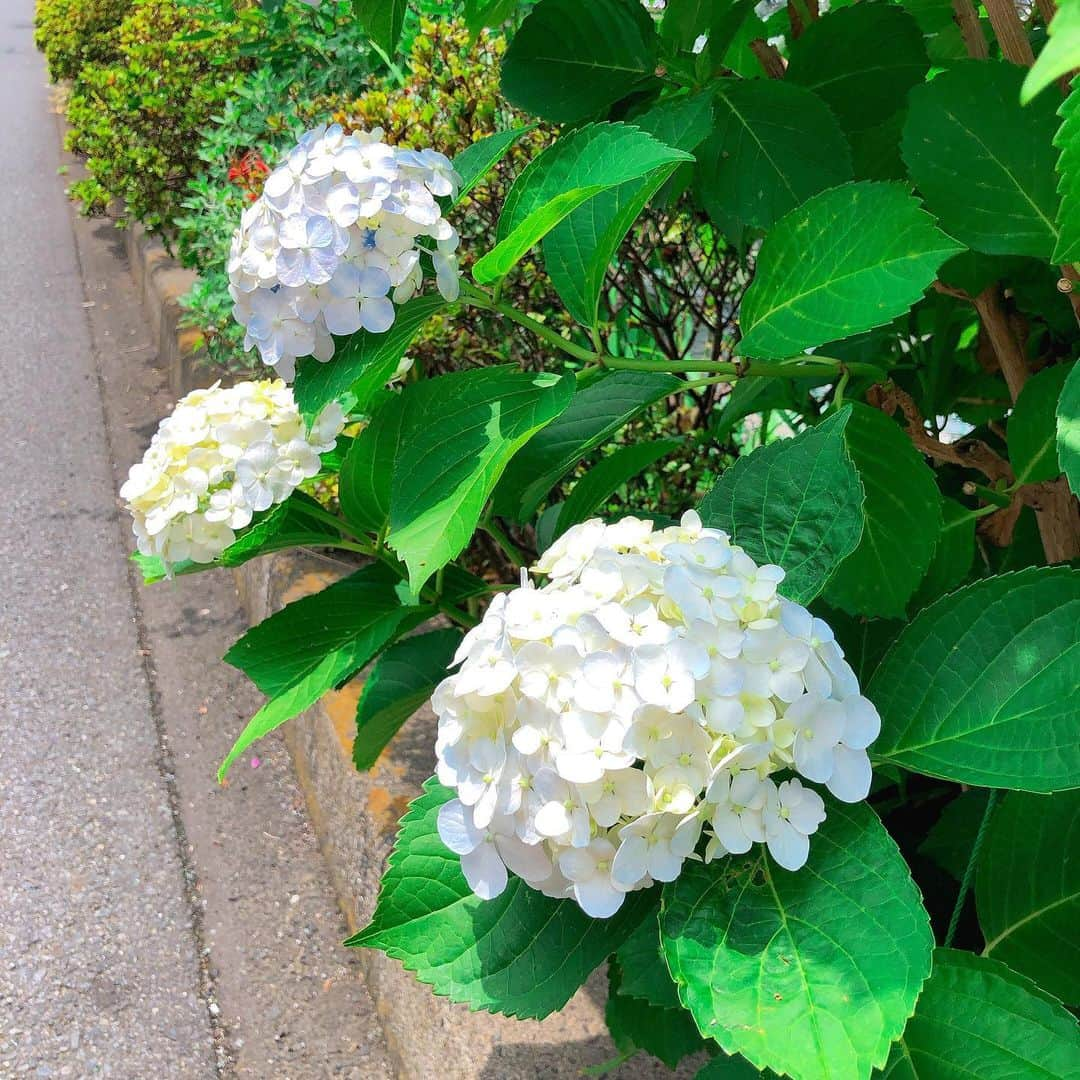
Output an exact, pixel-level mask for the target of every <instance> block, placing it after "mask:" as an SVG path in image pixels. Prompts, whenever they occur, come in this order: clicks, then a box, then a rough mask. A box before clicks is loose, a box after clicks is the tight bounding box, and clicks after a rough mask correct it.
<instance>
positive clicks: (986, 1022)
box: [881, 949, 1080, 1080]
mask: <svg viewBox="0 0 1080 1080" xmlns="http://www.w3.org/2000/svg"><path fill="white" fill-rule="evenodd" d="M1078 1060H1080V1038H1078V1036H1077V1028H1076V1021H1075V1020H1074V1019H1073V1018H1072V1017H1071V1016H1070V1015H1069V1014H1068V1013H1067V1012H1066V1011H1065V1010H1064V1009H1063V1008H1062V1007H1061V1005H1060V1004H1059V1003H1058V1002H1056V1001H1054V999H1053V998H1051V997H1049V995H1046V994H1043V993H1042V992H1041V991H1040V990H1039V988H1038V987H1037V986H1036V985H1035V984H1034V983H1033V982H1031V981H1030V980H1028V979H1025V978H1023V977H1022V976H1020V975H1017V974H1016V973H1015V972H1014V971H1011V970H1010V969H1009V968H1007V967H1006V966H1005V965H1004V964H999V963H998V962H997V961H996V960H988V959H986V958H985V957H982V956H973V955H972V954H971V953H966V952H959V951H957V950H955V949H936V950H935V951H934V973H933V975H931V976H930V978H929V979H928V980H927V983H926V986H925V987H924V989H923V992H922V996H921V997H920V998H919V1003H918V1006H917V1008H916V1009H915V1015H914V1016H913V1017H912V1018H911V1020H910V1021H909V1022H908V1026H907V1028H906V1030H905V1031H904V1037H903V1039H902V1040H901V1041H900V1042H898V1043H897V1044H896V1046H895V1047H893V1052H892V1055H891V1056H890V1058H889V1064H888V1066H887V1067H886V1069H885V1071H884V1072H883V1073H882V1074H881V1075H882V1080H885V1078H887V1080H975V1078H976V1077H977V1078H978V1080H1059V1078H1064V1077H1073V1078H1075V1077H1076V1075H1077V1061H1078Z"/></svg>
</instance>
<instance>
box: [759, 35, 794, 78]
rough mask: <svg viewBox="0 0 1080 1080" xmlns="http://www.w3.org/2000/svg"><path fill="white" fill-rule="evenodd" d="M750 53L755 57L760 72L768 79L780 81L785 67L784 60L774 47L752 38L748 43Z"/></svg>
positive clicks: (762, 39) (760, 39)
mask: <svg viewBox="0 0 1080 1080" xmlns="http://www.w3.org/2000/svg"><path fill="white" fill-rule="evenodd" d="M750 51H751V52H752V53H753V54H754V55H755V56H756V57H757V60H758V63H759V64H760V65H761V70H762V71H764V72H765V74H766V75H767V76H768V77H769V78H770V79H782V78H783V77H784V73H785V72H786V71H787V67H786V66H785V64H784V58H783V57H782V56H781V55H780V51H779V49H777V47H776V46H775V45H770V44H769V43H768V42H767V41H766V40H765V39H764V38H754V40H753V41H751V42H750Z"/></svg>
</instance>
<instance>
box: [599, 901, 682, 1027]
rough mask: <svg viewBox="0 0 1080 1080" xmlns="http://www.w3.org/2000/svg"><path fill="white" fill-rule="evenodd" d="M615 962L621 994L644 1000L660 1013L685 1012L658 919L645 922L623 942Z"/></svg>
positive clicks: (653, 916)
mask: <svg viewBox="0 0 1080 1080" xmlns="http://www.w3.org/2000/svg"><path fill="white" fill-rule="evenodd" d="M615 959H616V960H617V961H618V963H619V968H620V975H621V978H620V983H619V993H620V994H624V995H626V996H628V997H636V998H641V999H642V1000H643V1001H645V1002H647V1003H648V1004H650V1005H653V1006H655V1007H656V1008H657V1009H681V1008H682V1003H681V1002H680V1001H679V992H678V990H677V989H676V987H675V983H674V982H673V981H672V978H671V973H670V972H669V971H668V966H667V960H666V959H665V958H664V950H663V948H662V947H661V944H660V924H659V922H658V921H657V918H656V916H655V915H650V916H648V917H647V918H645V919H643V920H642V922H641V925H640V926H639V927H638V928H637V929H636V930H635V931H634V932H633V933H632V934H631V935H630V936H629V937H628V938H627V939H626V941H625V942H623V945H622V947H621V948H620V949H619V951H618V952H617V953H616V954H615Z"/></svg>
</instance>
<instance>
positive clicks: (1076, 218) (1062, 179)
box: [1051, 0, 1080, 263]
mask: <svg viewBox="0 0 1080 1080" xmlns="http://www.w3.org/2000/svg"><path fill="white" fill-rule="evenodd" d="M1072 8H1073V10H1075V12H1076V14H1077V22H1078V23H1080V0H1073V3H1072ZM1058 116H1060V117H1061V127H1059V128H1058V132H1057V134H1056V135H1055V136H1054V145H1055V146H1056V147H1057V148H1058V149H1059V150H1060V151H1061V153H1060V154H1059V155H1058V160H1057V173H1058V185H1057V190H1058V195H1060V196H1061V207H1060V209H1059V210H1058V217H1057V226H1058V241H1057V246H1056V247H1055V248H1054V254H1053V255H1052V256H1051V258H1052V259H1053V261H1054V262H1056V263H1074V262H1080V83H1078V84H1077V86H1076V87H1075V88H1074V89H1073V92H1072V93H1071V94H1070V95H1069V96H1068V97H1067V98H1066V99H1065V100H1064V101H1063V102H1062V103H1061V108H1059V109H1058Z"/></svg>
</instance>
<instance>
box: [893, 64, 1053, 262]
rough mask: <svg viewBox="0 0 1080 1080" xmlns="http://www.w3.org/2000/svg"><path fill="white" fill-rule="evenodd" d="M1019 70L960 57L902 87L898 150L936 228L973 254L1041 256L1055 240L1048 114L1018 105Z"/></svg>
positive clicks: (1048, 105) (1040, 105)
mask: <svg viewBox="0 0 1080 1080" xmlns="http://www.w3.org/2000/svg"><path fill="white" fill-rule="evenodd" d="M1023 78H1024V70H1023V68H1020V67H1017V66H1016V65H1015V64H1010V63H1008V62H1007V61H1005V60H967V61H962V62H960V63H958V64H956V65H955V66H953V67H951V68H950V69H949V70H948V71H945V72H943V73H942V74H941V75H939V76H938V77H937V78H935V79H932V80H931V81H930V82H928V83H924V84H923V85H922V86H917V87H915V89H914V90H912V91H911V96H910V98H909V105H908V116H907V122H906V124H905V125H904V137H903V146H902V151H903V155H904V161H905V162H906V163H907V167H908V171H909V173H910V174H911V178H912V180H914V181H915V183H916V184H917V185H918V187H919V191H920V193H921V194H922V196H923V198H924V199H925V200H926V206H927V209H929V210H930V211H931V212H932V213H934V214H936V215H937V217H938V218H939V220H940V221H941V225H942V228H944V229H945V230H946V231H948V232H949V233H950V235H952V236H955V237H957V239H959V240H962V241H963V242H964V243H965V244H967V245H968V246H969V247H972V248H974V249H975V250H976V251H984V252H986V253H987V254H990V255H1035V256H1038V257H1039V258H1042V259H1049V258H1050V254H1051V252H1052V251H1053V250H1054V244H1055V243H1056V241H1057V237H1058V232H1057V225H1056V224H1055V218H1056V216H1057V209H1058V202H1059V198H1058V194H1057V191H1056V190H1055V178H1054V147H1053V142H1052V140H1053V138H1054V132H1055V131H1056V130H1057V118H1056V116H1055V114H1054V103H1053V101H1052V100H1051V99H1050V98H1049V97H1046V98H1041V99H1040V100H1039V101H1037V102H1035V103H1034V104H1032V105H1029V106H1027V107H1026V108H1025V107H1023V106H1021V105H1020V83H1021V82H1022V81H1023Z"/></svg>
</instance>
